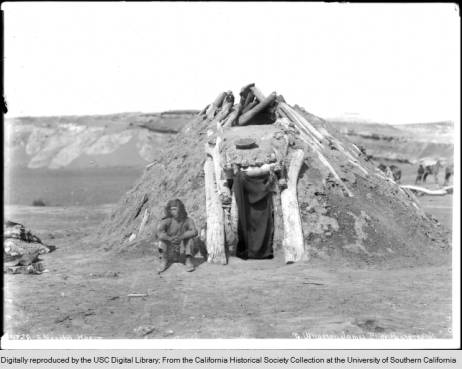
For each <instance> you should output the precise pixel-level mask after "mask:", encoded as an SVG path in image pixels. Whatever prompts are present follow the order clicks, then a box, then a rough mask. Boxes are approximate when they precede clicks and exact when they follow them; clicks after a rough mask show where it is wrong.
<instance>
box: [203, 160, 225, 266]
mask: <svg viewBox="0 0 462 369" xmlns="http://www.w3.org/2000/svg"><path fill="white" fill-rule="evenodd" d="M204 174H205V178H204V179H205V203H206V211H207V240H206V245H207V254H208V259H207V262H209V263H217V264H226V252H225V230H224V219H223V218H224V215H223V208H222V206H221V202H220V199H219V197H218V189H217V186H216V183H215V169H214V166H213V160H212V158H210V157H207V159H206V160H205V164H204Z"/></svg>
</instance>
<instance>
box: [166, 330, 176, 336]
mask: <svg viewBox="0 0 462 369" xmlns="http://www.w3.org/2000/svg"><path fill="white" fill-rule="evenodd" d="M174 333H175V332H174V331H172V330H171V329H169V330H167V331H165V335H166V336H171V335H172V334H174Z"/></svg>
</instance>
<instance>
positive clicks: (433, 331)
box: [4, 197, 452, 338]
mask: <svg viewBox="0 0 462 369" xmlns="http://www.w3.org/2000/svg"><path fill="white" fill-rule="evenodd" d="M438 199H440V200H437V199H435V200H433V199H432V200H431V201H429V203H430V204H427V205H429V206H430V207H432V206H433V207H434V208H435V207H438V206H440V207H441V206H443V207H444V208H441V209H440V210H441V211H442V213H441V214H440V217H441V219H448V214H450V210H448V209H446V208H445V206H446V204H447V201H448V198H446V197H444V198H438ZM424 201H427V200H424ZM438 201H439V203H438ZM423 203H424V202H423ZM424 205H425V206H426V204H425V203H424ZM111 209H112V206H111V205H106V206H93V207H88V206H87V207H66V208H64V207H45V208H37V207H27V206H8V207H6V209H5V210H6V217H7V219H11V220H14V221H19V222H21V223H23V224H25V225H26V226H27V227H28V228H30V229H32V230H33V231H34V233H36V234H37V235H38V236H39V237H40V238H41V239H42V240H43V241H44V242H46V243H50V244H55V245H56V246H58V249H57V250H56V251H54V252H53V253H50V254H47V255H43V256H42V260H43V262H44V264H45V266H46V268H47V269H48V272H47V273H44V274H42V275H9V274H5V275H4V277H5V287H6V291H5V305H4V306H5V325H6V327H5V328H6V331H7V333H8V334H9V336H10V337H11V338H61V337H67V338H82V337H85V338H238V337H242V338H291V337H297V336H305V337H306V336H309V335H312V336H318V335H335V336H338V337H341V336H342V335H344V334H345V335H347V334H348V335H356V336H361V337H372V338H380V337H382V338H383V337H389V338H390V337H397V336H402V335H419V336H424V337H437V338H449V337H451V333H450V327H451V324H452V323H451V267H450V265H447V264H444V265H438V266H416V267H414V268H406V269H403V268H399V269H394V268H390V267H387V268H383V267H382V268H381V269H379V268H377V267H375V268H374V267H368V268H359V269H353V268H351V267H350V268H348V267H343V268H337V267H336V268H334V267H332V266H329V265H325V264H324V265H323V264H319V263H310V262H308V263H298V264H294V265H285V264H284V263H283V261H282V260H279V259H274V260H270V261H255V260H250V261H243V260H240V259H236V258H232V259H231V260H230V263H229V265H227V266H219V265H210V264H207V263H202V264H200V263H201V262H202V260H201V259H199V258H198V259H197V260H196V263H197V264H198V266H197V269H196V271H194V272H193V273H187V272H186V271H184V269H183V268H182V265H180V264H174V265H172V266H171V267H170V268H169V269H168V270H167V271H166V272H165V273H164V274H162V275H160V276H159V275H158V274H157V273H156V272H155V269H156V266H157V260H156V257H155V256H154V254H153V253H152V252H151V245H150V244H149V243H146V244H145V246H144V248H143V249H144V252H142V253H141V254H140V252H139V250H138V251H137V252H136V253H135V252H134V253H132V252H130V250H126V251H125V252H124V253H122V254H121V253H114V252H113V251H111V252H106V251H105V250H104V247H102V248H101V247H100V248H95V247H94V245H90V244H85V243H84V242H83V241H82V237H84V236H85V235H88V234H90V233H91V232H93V231H94V230H95V229H96V228H97V227H98V225H99V224H100V222H101V221H102V219H103V218H104V217H106V216H107V215H108V214H109V213H110V211H111ZM448 212H449V213H448ZM435 216H436V217H438V215H435ZM103 246H104V245H103ZM199 264H200V265H199ZM131 293H139V294H146V295H147V296H146V297H128V296H127V295H128V294H131Z"/></svg>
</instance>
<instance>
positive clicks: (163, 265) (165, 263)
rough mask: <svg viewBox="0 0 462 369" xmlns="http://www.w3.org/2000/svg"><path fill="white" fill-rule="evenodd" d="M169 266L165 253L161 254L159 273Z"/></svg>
mask: <svg viewBox="0 0 462 369" xmlns="http://www.w3.org/2000/svg"><path fill="white" fill-rule="evenodd" d="M167 268H168V261H167V258H166V256H165V255H163V254H160V265H159V267H158V268H157V273H159V274H160V273H162V272H163V271H165V269H167Z"/></svg>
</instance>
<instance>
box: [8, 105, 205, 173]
mask: <svg viewBox="0 0 462 369" xmlns="http://www.w3.org/2000/svg"><path fill="white" fill-rule="evenodd" d="M195 113H196V112H194V111H178V112H165V113H153V114H141V113H124V114H113V115H105V116H87V117H84V116H79V117H76V116H68V117H24V118H13V119H6V121H5V166H7V167H27V168H31V169H36V168H48V169H61V168H91V167H112V166H135V167H137V166H144V165H146V164H147V163H150V162H152V161H153V160H154V159H155V158H156V156H157V155H158V154H159V150H161V149H162V148H163V145H164V143H165V142H166V139H168V138H169V137H171V136H172V135H174V134H175V133H176V132H177V131H178V130H179V129H180V128H181V127H182V126H183V125H184V124H185V123H186V122H188V121H189V120H191V119H192V118H193V117H194V115H195Z"/></svg>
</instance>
